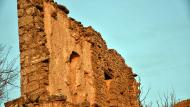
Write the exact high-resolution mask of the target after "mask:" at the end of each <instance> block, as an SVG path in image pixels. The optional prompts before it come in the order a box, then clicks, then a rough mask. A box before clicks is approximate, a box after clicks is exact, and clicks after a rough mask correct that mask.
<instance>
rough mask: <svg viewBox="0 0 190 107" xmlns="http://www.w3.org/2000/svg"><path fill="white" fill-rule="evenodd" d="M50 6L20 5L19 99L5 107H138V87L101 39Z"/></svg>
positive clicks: (31, 0) (39, 2) (26, 1)
mask: <svg viewBox="0 0 190 107" xmlns="http://www.w3.org/2000/svg"><path fill="white" fill-rule="evenodd" d="M68 13H69V11H68V10H67V9H66V8H65V7H64V6H61V5H58V4H56V3H54V2H53V1H51V0H18V25H19V44H20V60H21V62H20V63H21V97H20V98H18V99H15V100H13V101H10V102H7V103H6V104H5V106H6V107H139V106H140V104H139V100H138V98H139V93H140V91H139V89H138V87H139V84H138V82H137V81H136V80H135V78H134V77H135V75H134V74H133V72H132V70H131V68H130V67H128V66H127V65H126V64H125V61H124V59H123V58H122V57H121V56H120V54H118V53H117V52H116V51H115V50H113V49H108V48H107V46H106V43H105V41H104V40H103V39H102V37H101V35H100V33H98V32H96V31H95V30H93V28H92V27H83V25H82V24H81V23H80V22H77V21H75V20H74V19H73V18H70V17H68V15H67V14H68Z"/></svg>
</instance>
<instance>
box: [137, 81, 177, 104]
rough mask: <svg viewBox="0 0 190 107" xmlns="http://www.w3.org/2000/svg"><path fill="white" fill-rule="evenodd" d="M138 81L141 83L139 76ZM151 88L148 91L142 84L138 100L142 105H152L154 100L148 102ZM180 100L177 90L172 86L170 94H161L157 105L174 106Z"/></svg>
mask: <svg viewBox="0 0 190 107" xmlns="http://www.w3.org/2000/svg"><path fill="white" fill-rule="evenodd" d="M138 82H139V83H140V84H141V79H140V77H139V79H138ZM150 89H151V88H148V90H147V91H144V89H143V86H142V85H140V90H141V93H140V94H139V97H138V100H139V102H140V104H141V107H152V106H153V102H152V101H151V102H147V100H146V99H147V97H148V94H149V92H150ZM144 92H145V93H144ZM179 101H180V100H177V98H176V95H175V91H174V89H173V88H172V91H171V92H170V93H169V94H168V93H167V94H164V95H162V96H161V95H159V99H158V100H157V101H156V102H155V103H156V105H157V107H173V106H174V105H175V104H177V103H178V102H179Z"/></svg>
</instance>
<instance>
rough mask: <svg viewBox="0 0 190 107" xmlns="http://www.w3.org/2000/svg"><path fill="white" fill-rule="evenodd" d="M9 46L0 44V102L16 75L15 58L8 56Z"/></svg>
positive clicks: (12, 84)
mask: <svg viewBox="0 0 190 107" xmlns="http://www.w3.org/2000/svg"><path fill="white" fill-rule="evenodd" d="M9 53H10V48H7V47H6V46H4V45H1V44H0V102H2V101H3V100H5V98H6V93H7V91H8V89H10V88H11V86H14V87H17V86H16V85H14V83H13V82H14V80H15V79H16V78H17V77H18V69H17V68H16V67H15V63H16V60H17V58H13V59H10V58H9Z"/></svg>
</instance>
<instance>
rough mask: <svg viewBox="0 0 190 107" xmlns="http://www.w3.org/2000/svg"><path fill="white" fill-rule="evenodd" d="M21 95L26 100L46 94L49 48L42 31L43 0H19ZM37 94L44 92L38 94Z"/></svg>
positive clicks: (37, 98) (30, 100)
mask: <svg viewBox="0 0 190 107" xmlns="http://www.w3.org/2000/svg"><path fill="white" fill-rule="evenodd" d="M17 6H18V26H19V42H20V43H19V44H20V61H21V96H22V97H24V98H25V99H26V100H27V102H33V101H34V100H39V99H40V100H42V99H43V97H45V96H46V95H48V93H47V91H46V86H47V85H48V72H49V50H48V48H47V47H46V34H45V32H44V21H43V18H44V9H43V1H42V0H18V5H17ZM39 96H43V97H41V98H39Z"/></svg>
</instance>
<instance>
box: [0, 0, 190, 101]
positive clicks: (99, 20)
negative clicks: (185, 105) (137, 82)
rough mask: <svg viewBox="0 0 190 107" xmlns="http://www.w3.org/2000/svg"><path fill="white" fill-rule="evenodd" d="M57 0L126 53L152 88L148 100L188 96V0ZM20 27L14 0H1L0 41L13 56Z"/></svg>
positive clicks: (189, 14) (189, 23) (145, 88)
mask: <svg viewBox="0 0 190 107" xmlns="http://www.w3.org/2000/svg"><path fill="white" fill-rule="evenodd" d="M56 1H57V2H58V3H60V4H64V5H65V6H66V7H67V8H68V9H69V10H70V14H69V15H70V16H71V17H73V18H75V19H76V20H78V21H81V22H82V23H83V24H84V26H89V25H91V26H92V27H93V28H94V29H95V30H97V31H98V32H100V33H101V34H102V37H103V38H104V39H105V41H106V42H107V45H108V47H109V48H114V49H116V50H117V51H118V52H119V53H120V54H121V55H122V56H123V57H124V58H125V60H126V63H127V64H128V65H129V66H131V67H132V68H133V71H134V72H135V73H137V74H138V75H139V77H140V78H141V82H142V83H141V84H142V86H143V87H144V90H148V88H149V87H150V88H151V89H150V93H149V95H148V97H147V100H148V101H155V100H158V96H159V94H160V95H163V94H164V93H167V92H171V91H172V89H174V90H175V94H176V96H177V98H179V99H186V98H190V92H189V90H190V83H189V81H190V60H189V59H190V0H56ZM17 30H18V27H17V15H16V0H0V43H3V44H7V45H9V46H12V47H13V50H12V54H11V55H12V56H16V55H18V54H19V51H18V50H19V49H18V32H17ZM12 93H13V94H11V96H10V97H11V98H13V97H17V96H19V91H18V89H16V91H13V92H12ZM15 93H16V94H15Z"/></svg>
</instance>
